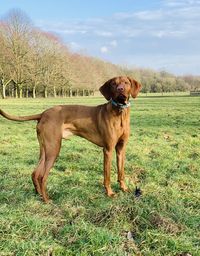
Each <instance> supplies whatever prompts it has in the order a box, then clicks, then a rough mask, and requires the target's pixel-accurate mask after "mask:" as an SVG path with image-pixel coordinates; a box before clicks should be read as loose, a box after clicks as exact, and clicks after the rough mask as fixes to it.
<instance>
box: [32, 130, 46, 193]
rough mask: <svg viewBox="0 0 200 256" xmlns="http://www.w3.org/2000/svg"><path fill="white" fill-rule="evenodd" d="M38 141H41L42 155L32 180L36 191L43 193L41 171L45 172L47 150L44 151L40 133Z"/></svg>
mask: <svg viewBox="0 0 200 256" xmlns="http://www.w3.org/2000/svg"><path fill="white" fill-rule="evenodd" d="M38 141H39V145H40V157H39V163H38V166H37V167H36V168H35V170H34V171H33V173H32V181H33V185H34V187H35V191H36V193H38V194H40V195H41V194H42V192H41V185H40V184H41V178H42V177H41V173H43V172H44V162H45V151H44V147H43V145H42V142H41V140H40V137H39V135H38Z"/></svg>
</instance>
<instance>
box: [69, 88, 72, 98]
mask: <svg viewBox="0 0 200 256" xmlns="http://www.w3.org/2000/svg"><path fill="white" fill-rule="evenodd" d="M69 97H72V88H69Z"/></svg>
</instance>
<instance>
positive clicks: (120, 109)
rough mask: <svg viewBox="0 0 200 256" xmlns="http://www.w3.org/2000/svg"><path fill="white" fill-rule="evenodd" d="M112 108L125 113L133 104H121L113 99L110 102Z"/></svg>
mask: <svg viewBox="0 0 200 256" xmlns="http://www.w3.org/2000/svg"><path fill="white" fill-rule="evenodd" d="M110 102H111V104H112V106H114V107H116V108H117V109H118V110H119V111H123V110H124V109H126V108H129V107H130V106H131V103H130V102H129V101H128V102H127V103H126V104H122V103H119V102H117V101H115V100H113V99H111V100H110Z"/></svg>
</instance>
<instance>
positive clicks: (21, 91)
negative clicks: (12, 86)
mask: <svg viewBox="0 0 200 256" xmlns="http://www.w3.org/2000/svg"><path fill="white" fill-rule="evenodd" d="M19 98H20V99H22V98H23V90H22V88H19Z"/></svg>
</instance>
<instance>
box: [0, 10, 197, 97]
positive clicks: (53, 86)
mask: <svg viewBox="0 0 200 256" xmlns="http://www.w3.org/2000/svg"><path fill="white" fill-rule="evenodd" d="M118 75H129V76H132V77H135V78H136V79H138V80H139V81H140V82H141V83H142V85H143V89H142V90H143V92H169V91H186V90H196V89H198V88H200V78H199V77H194V76H186V77H176V76H174V75H172V74H169V73H167V72H165V71H162V72H155V71H153V70H147V69H127V68H124V67H120V66H117V65H114V64H111V63H107V62H104V61H102V60H99V59H96V58H92V57H88V56H84V55H82V54H77V53H72V52H71V51H70V50H69V49H68V48H67V46H66V45H65V44H63V43H62V40H61V39H60V38H59V37H57V36H55V35H54V34H51V33H47V32H44V31H41V30H39V29H36V28H35V27H34V26H33V25H32V23H31V21H30V20H29V18H28V17H27V16H26V15H25V14H24V13H23V12H21V11H16V10H15V11H11V12H10V13H9V14H8V15H7V16H6V18H4V19H2V20H1V22H0V88H1V95H2V98H6V97H16V98H22V97H33V98H35V97H48V96H54V97H56V96H61V97H66V96H69V97H70V96H77V95H80V96H82V95H92V94H94V91H95V90H97V89H98V88H99V87H100V85H101V84H102V83H103V82H105V81H106V80H107V79H109V78H111V77H114V76H118Z"/></svg>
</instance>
